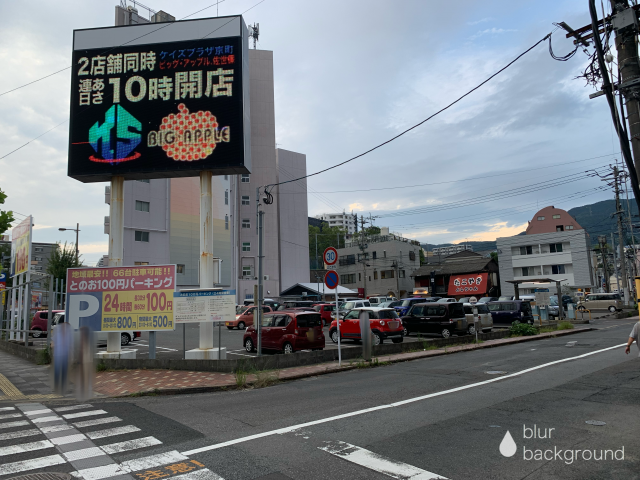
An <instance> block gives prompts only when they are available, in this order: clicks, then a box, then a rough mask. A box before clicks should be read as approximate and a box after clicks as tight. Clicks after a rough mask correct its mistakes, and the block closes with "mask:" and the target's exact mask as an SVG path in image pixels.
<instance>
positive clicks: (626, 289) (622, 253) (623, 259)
mask: <svg viewBox="0 0 640 480" xmlns="http://www.w3.org/2000/svg"><path fill="white" fill-rule="evenodd" d="M619 173H620V172H619V171H618V167H613V176H614V186H615V192H616V217H617V220H618V244H619V245H620V268H621V269H622V271H621V272H620V273H621V275H622V282H623V284H624V287H623V289H622V291H623V292H624V296H623V300H624V306H625V307H628V306H629V279H628V278H627V256H626V254H625V251H624V235H623V233H622V213H623V212H622V205H621V204H620V184H619V183H618V179H619ZM614 248H615V246H614ZM618 291H620V285H618Z"/></svg>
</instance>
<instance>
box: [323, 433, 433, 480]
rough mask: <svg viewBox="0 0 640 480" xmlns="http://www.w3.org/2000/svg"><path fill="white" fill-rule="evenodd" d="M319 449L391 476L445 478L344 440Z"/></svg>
mask: <svg viewBox="0 0 640 480" xmlns="http://www.w3.org/2000/svg"><path fill="white" fill-rule="evenodd" d="M318 448H320V450H324V451H325V452H329V453H330V454H332V455H335V456H336V457H339V458H342V459H344V460H348V461H349V462H352V463H355V464H356V465H360V466H361V467H365V468H368V469H370V470H374V471H376V472H379V473H383V474H385V475H388V476H389V477H391V478H398V479H401V480H436V479H441V480H446V478H445V477H442V476H440V475H438V474H436V473H432V472H428V471H426V470H422V469H421V468H418V467H414V466H413V465H409V464H408V463H402V462H397V461H395V460H391V459H389V458H386V457H383V456H382V455H378V454H377V453H373V452H371V451H369V450H365V449H364V448H360V447H356V446H355V445H351V444H349V443H345V442H334V443H332V445H330V446H327V447H318Z"/></svg>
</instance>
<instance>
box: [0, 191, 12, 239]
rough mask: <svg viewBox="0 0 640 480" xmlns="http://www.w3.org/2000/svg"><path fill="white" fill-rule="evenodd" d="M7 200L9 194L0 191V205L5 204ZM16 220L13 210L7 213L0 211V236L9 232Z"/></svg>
mask: <svg viewBox="0 0 640 480" xmlns="http://www.w3.org/2000/svg"><path fill="white" fill-rule="evenodd" d="M6 199H7V194H6V193H4V192H3V191H2V190H0V204H4V201H5V200H6ZM14 220H15V219H14V218H13V212H12V211H11V210H9V211H7V212H5V211H4V210H0V235H2V234H3V233H4V232H6V231H7V230H9V227H10V226H11V224H12V223H13V221H14Z"/></svg>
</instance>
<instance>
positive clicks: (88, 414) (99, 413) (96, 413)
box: [62, 410, 107, 420]
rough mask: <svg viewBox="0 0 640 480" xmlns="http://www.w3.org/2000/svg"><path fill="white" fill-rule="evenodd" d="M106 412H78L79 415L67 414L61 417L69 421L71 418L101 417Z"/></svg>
mask: <svg viewBox="0 0 640 480" xmlns="http://www.w3.org/2000/svg"><path fill="white" fill-rule="evenodd" d="M105 413H107V412H105V411H104V410H90V411H88V412H80V413H67V414H66V415H62V416H63V417H64V418H65V419H66V420H71V419H72V418H82V417H91V416H93V415H103V414H105Z"/></svg>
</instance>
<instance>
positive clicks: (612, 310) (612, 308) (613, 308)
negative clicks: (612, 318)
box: [609, 305, 616, 313]
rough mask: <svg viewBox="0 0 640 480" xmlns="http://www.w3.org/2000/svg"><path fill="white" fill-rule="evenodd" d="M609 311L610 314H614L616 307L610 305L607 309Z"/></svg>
mask: <svg viewBox="0 0 640 480" xmlns="http://www.w3.org/2000/svg"><path fill="white" fill-rule="evenodd" d="M609 311H610V312H611V313H616V307H614V306H613V305H611V306H610V307H609Z"/></svg>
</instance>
